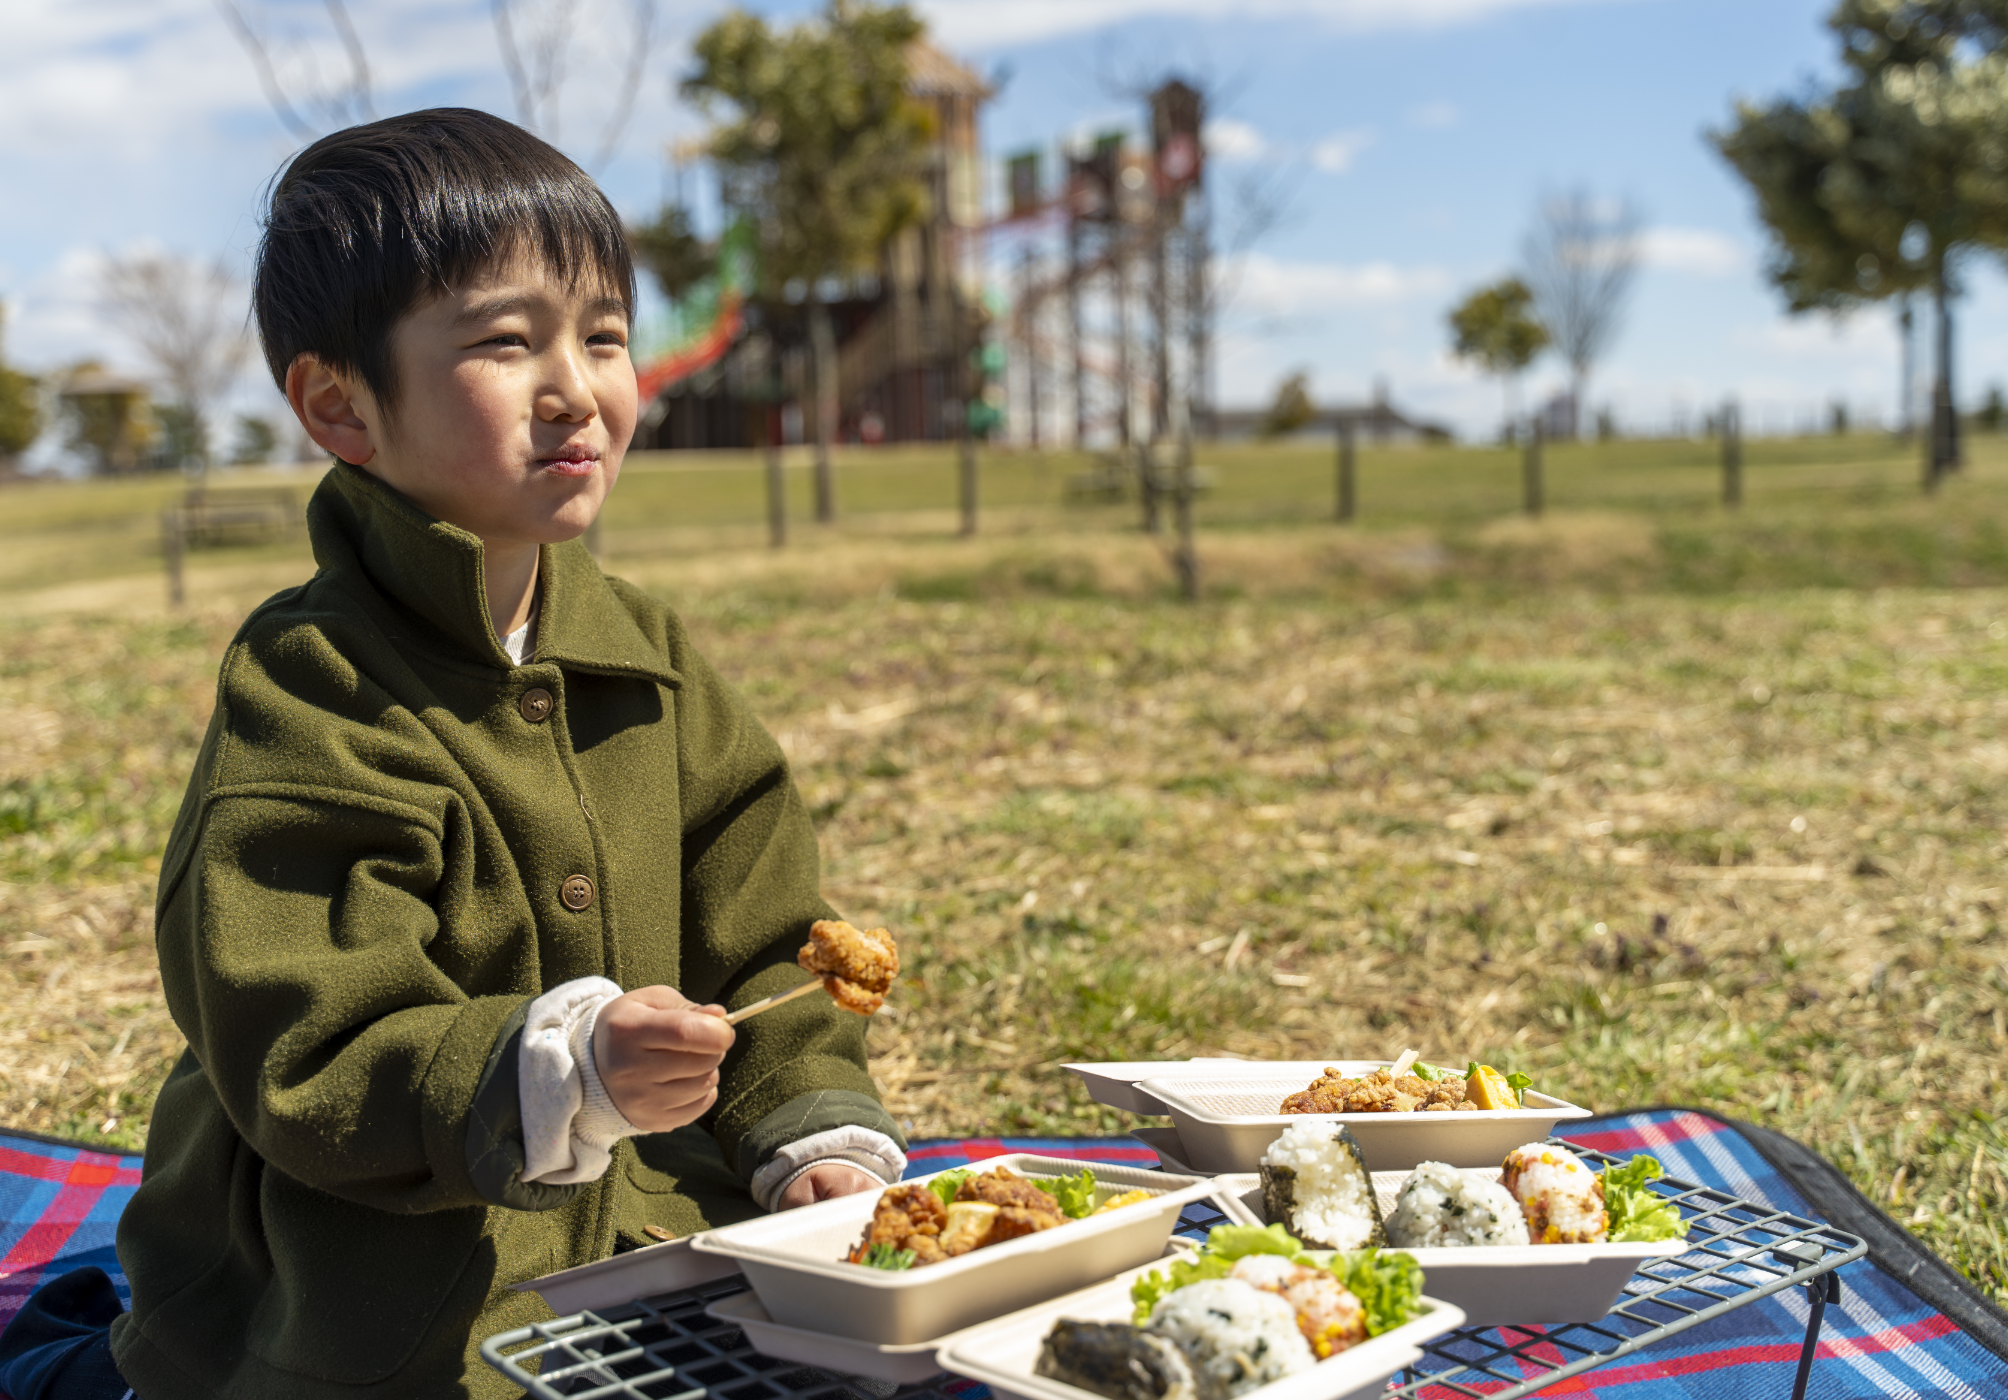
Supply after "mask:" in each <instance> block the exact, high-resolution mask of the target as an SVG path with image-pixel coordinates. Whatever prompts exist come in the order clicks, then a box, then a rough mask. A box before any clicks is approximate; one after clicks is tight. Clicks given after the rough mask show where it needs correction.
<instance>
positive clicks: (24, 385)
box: [0, 302, 42, 476]
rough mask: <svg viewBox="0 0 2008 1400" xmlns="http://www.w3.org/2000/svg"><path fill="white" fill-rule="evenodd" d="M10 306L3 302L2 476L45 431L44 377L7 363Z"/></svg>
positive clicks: (0, 321) (0, 315) (0, 369)
mask: <svg viewBox="0 0 2008 1400" xmlns="http://www.w3.org/2000/svg"><path fill="white" fill-rule="evenodd" d="M6 329H7V307H6V304H5V303H4V302H0V476H7V475H11V474H12V473H13V471H14V464H15V459H16V458H18V457H19V456H20V455H21V454H22V453H23V452H26V451H27V450H28V448H29V446H30V445H31V444H33V442H34V441H35V439H36V438H38V437H40V436H41V434H42V403H41V393H40V390H41V381H40V380H38V379H36V378H35V376H34V375H32V374H23V373H22V372H21V371H20V370H18V369H13V368H10V367H9V366H8V364H7V360H6V356H5V353H4V352H5V350H6V340H5V334H4V333H5V331H6Z"/></svg>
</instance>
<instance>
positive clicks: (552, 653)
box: [307, 462, 683, 686]
mask: <svg viewBox="0 0 2008 1400" xmlns="http://www.w3.org/2000/svg"><path fill="white" fill-rule="evenodd" d="M307 536H308V538H309V540H310V541H311V542H312V544H313V547H314V562H315V563H317V564H318V565H320V566H321V568H323V569H325V570H327V571H329V572H331V573H337V574H339V573H343V572H348V571H354V572H357V573H360V574H362V575H363V577H364V578H365V579H366V580H367V581H368V582H369V583H370V584H371V585H372V586H373V587H374V588H375V589H376V591H377V592H378V593H380V594H381V595H383V596H384V597H385V598H386V599H387V600H389V601H390V602H391V603H393V604H394V605H396V606H397V607H398V608H400V609H402V610H403V611H405V612H407V613H409V614H416V615H417V616H418V617H419V618H421V619H423V620H424V621H425V622H426V623H428V624H429V625H430V627H431V628H432V630H434V631H436V632H437V633H439V634H440V636H441V639H442V640H443V641H445V642H446V643H447V644H448V645H449V646H450V647H451V649H452V650H453V651H454V652H456V653H458V654H459V657H460V659H462V660H467V661H473V662H477V663H479V664H482V665H486V666H492V667H495V668H496V669H498V670H503V671H507V670H510V669H511V668H512V667H513V665H514V663H513V662H511V661H510V660H509V654H508V653H507V652H505V651H504V650H502V643H501V642H500V641H499V640H497V638H496V636H495V629H494V626H493V624H492V623H491V621H490V619H489V616H488V591H487V587H486V585H485V584H484V583H483V581H482V573H481V541H480V539H479V538H478V537H477V536H475V535H472V534H470V533H469V532H467V531H466V530H463V529H461V528H460V527H459V526H457V525H449V524H447V523H446V522H445V521H443V520H436V519H434V518H433V517H432V516H430V515H428V514H427V513H426V512H425V511H423V510H422V509H420V508H419V507H418V506H417V505H416V504H414V503H413V502H412V501H411V499H410V498H409V497H407V496H405V495H403V494H402V493H401V492H399V491H397V490H396V489H394V488H392V487H390V486H388V485H386V484H385V483H384V482H382V481H380V480H378V479H377V478H376V477H374V476H372V475H370V474H369V473H368V472H366V471H364V470H363V469H362V468H361V467H355V466H351V465H349V464H348V463H347V462H337V463H336V464H335V465H334V467H333V468H332V469H331V470H330V471H329V472H328V474H327V475H326V476H324V477H323V478H321V484H320V486H319V487H318V488H317V489H316V490H315V492H314V496H313V499H312V500H311V501H309V502H308V504H307ZM537 587H538V589H539V591H540V594H541V598H540V603H539V608H538V616H537V653H536V656H535V657H534V658H533V660H534V662H538V663H542V662H556V663H557V664H559V665H561V666H566V667H570V668H572V669H574V670H580V671H591V672H598V673H601V674H606V675H620V676H641V677H647V678H648V679H651V680H655V681H659V682H660V683H662V684H664V685H670V686H678V685H681V684H682V683H683V678H682V677H681V676H680V675H678V674H677V672H676V671H675V669H674V668H672V667H671V666H670V664H669V661H668V658H667V657H665V656H664V655H663V652H662V649H661V647H660V645H659V644H656V643H652V642H651V641H650V640H649V638H648V637H647V636H646V635H644V634H643V632H642V630H641V628H640V627H639V626H637V625H636V623H635V619H634V616H633V614H632V613H630V612H629V611H628V609H627V608H626V607H625V606H623V605H622V603H621V600H620V598H619V597H618V596H617V595H616V594H615V593H614V590H613V587H612V585H611V584H609V583H608V582H607V577H606V575H605V574H603V573H601V572H600V568H599V565H598V564H596V563H594V562H593V557H592V555H591V554H589V553H588V552H587V551H586V547H585V546H584V545H583V544H581V543H579V542H578V541H577V540H572V541H570V542H568V543H565V544H558V545H548V544H547V545H545V546H544V548H543V553H542V555H541V557H540V559H539V561H538V566H537Z"/></svg>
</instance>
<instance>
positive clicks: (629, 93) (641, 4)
mask: <svg viewBox="0 0 2008 1400" xmlns="http://www.w3.org/2000/svg"><path fill="white" fill-rule="evenodd" d="M630 10H631V13H632V15H633V20H634V33H633V36H632V37H631V38H630V40H629V42H628V61H627V69H626V71H625V72H623V73H622V74H621V85H620V91H619V93H618V94H617V96H616V97H615V99H614V110H613V115H611V116H610V117H608V118H607V124H606V128H605V129H604V130H603V131H601V133H600V145H599V149H598V151H596V152H595V153H594V155H593V162H592V168H593V169H594V170H595V171H597V170H599V169H601V168H602V167H603V166H605V165H606V163H607V162H608V161H609V160H610V159H612V158H613V153H614V152H615V150H617V149H618V148H619V146H620V143H621V136H622V135H623V134H624V133H625V131H626V130H627V124H628V118H629V117H631V116H633V115H634V99H635V95H636V94H637V93H639V92H640V91H641V78H642V74H643V73H644V72H645V71H646V70H647V67H648V60H649V57H650V54H651V51H652V50H653V49H654V47H655V17H656V0H632V4H631V6H630Z"/></svg>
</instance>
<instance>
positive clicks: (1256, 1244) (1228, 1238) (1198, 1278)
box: [1130, 1225, 1319, 1327]
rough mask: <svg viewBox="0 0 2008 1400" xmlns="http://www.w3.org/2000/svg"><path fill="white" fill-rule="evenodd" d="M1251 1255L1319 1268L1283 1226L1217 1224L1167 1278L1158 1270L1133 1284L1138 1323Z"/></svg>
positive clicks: (1223, 1275) (1173, 1266)
mask: <svg viewBox="0 0 2008 1400" xmlns="http://www.w3.org/2000/svg"><path fill="white" fill-rule="evenodd" d="M1250 1254H1280V1255H1282V1256H1283V1257H1284V1258H1286V1259H1289V1260H1292V1261H1294V1262H1296V1263H1299V1264H1309V1265H1310V1266H1312V1267H1313V1268H1317V1267H1319V1265H1318V1261H1317V1260H1315V1259H1313V1258H1312V1257H1311V1256H1310V1255H1308V1254H1306V1253H1304V1246H1303V1245H1301V1244H1300V1243H1298V1242H1297V1238H1296V1237H1295V1236H1294V1235H1292V1234H1291V1233H1290V1232H1289V1231H1288V1230H1285V1229H1284V1228H1283V1227H1282V1226H1281V1225H1216V1226H1214V1227H1213V1229H1212V1231H1211V1232H1210V1233H1209V1234H1208V1235H1207V1236H1206V1243H1205V1244H1203V1245H1201V1246H1200V1247H1199V1253H1198V1254H1197V1255H1195V1256H1191V1257H1187V1258H1182V1259H1174V1260H1172V1261H1171V1272H1170V1274H1169V1275H1168V1276H1167V1275H1165V1274H1160V1273H1157V1272H1155V1271H1152V1272H1151V1273H1147V1274H1145V1275H1144V1276H1143V1277H1142V1278H1140V1279H1138V1280H1137V1281H1136V1282H1135V1283H1133V1284H1131V1285H1130V1301H1131V1302H1132V1303H1135V1304H1136V1312H1135V1315H1134V1316H1135V1321H1136V1325H1137V1326H1139V1327H1141V1326H1143V1324H1144V1323H1146V1322H1149V1321H1150V1312H1151V1309H1152V1308H1154V1307H1156V1306H1157V1300H1158V1299H1160V1298H1162V1297H1163V1296H1164V1295H1165V1294H1167V1293H1176V1292H1177V1291H1178V1290H1179V1289H1181V1288H1184V1287H1185V1286H1186V1285H1187V1284H1192V1283H1202V1282H1204V1281H1205V1280H1207V1279H1210V1278H1226V1277H1227V1275H1228V1274H1229V1273H1230V1272H1232V1271H1233V1268H1234V1261H1235V1260H1237V1259H1240V1258H1243V1257H1245V1256H1247V1255H1250Z"/></svg>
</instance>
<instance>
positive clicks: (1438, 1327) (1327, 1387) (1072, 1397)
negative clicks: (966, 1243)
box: [940, 1264, 1464, 1400]
mask: <svg viewBox="0 0 2008 1400" xmlns="http://www.w3.org/2000/svg"><path fill="white" fill-rule="evenodd" d="M1159 1267H1162V1265H1155V1264H1146V1265H1144V1266H1142V1267H1140V1268H1133V1269H1128V1270H1125V1271H1124V1272H1123V1273H1121V1274H1118V1275H1117V1276H1116V1277H1115V1278H1112V1279H1109V1280H1108V1281H1106V1282H1104V1283H1098V1284H1096V1285H1094V1286H1093V1287H1091V1288H1084V1289H1082V1290H1081V1291H1080V1292H1078V1293H1070V1294H1068V1295H1067V1296H1066V1297H1064V1298H1055V1299H1053V1300H1052V1301H1050V1302H1045V1303H1040V1304H1037V1305H1036V1306H1033V1307H1029V1308H1026V1309H1024V1310H1022V1311H1020V1312H1015V1313H1013V1314H1011V1316H1009V1317H1005V1318H999V1319H998V1320H997V1321H995V1322H987V1323H984V1324H983V1325H982V1326H980V1327H971V1328H970V1329H969V1330H968V1331H966V1332H964V1333H963V1334H962V1335H961V1336H959V1337H954V1338H951V1339H950V1340H949V1341H948V1343H947V1344H946V1345H944V1346H943V1347H942V1349H941V1355H940V1360H941V1365H942V1368H943V1369H944V1370H949V1371H953V1372H955V1373H956V1374H957V1375H961V1376H968V1377H970V1378H971V1379H972V1380H979V1381H982V1382H983V1383H984V1384H986V1385H988V1386H989V1387H990V1389H991V1390H992V1391H993V1392H994V1393H995V1395H996V1397H997V1400H1013V1397H1016V1400H1100V1397H1099V1396H1096V1395H1093V1394H1092V1393H1091V1392H1089V1391H1085V1390H1081V1389H1079V1388H1077V1387H1075V1386H1071V1385H1068V1384H1067V1383H1066V1382H1065V1381H1056V1380H1052V1379H1050V1378H1049V1377H1046V1376H1041V1375H1036V1374H1034V1372H1033V1370H1032V1367H1033V1365H1034V1364H1035V1363H1036V1362H1037V1361H1038V1359H1039V1344H1040V1343H1041V1342H1042V1341H1044V1340H1045V1337H1046V1333H1047V1332H1048V1331H1050V1330H1051V1329H1052V1326H1053V1324H1054V1323H1055V1322H1057V1321H1059V1320H1060V1319H1061V1318H1063V1317H1067V1318H1078V1319H1080V1320H1081V1321H1084V1322H1127V1321H1129V1319H1130V1315H1131V1303H1130V1296H1129V1290H1130V1285H1131V1284H1132V1283H1133V1282H1135V1281H1136V1280H1137V1279H1138V1278H1139V1277H1141V1276H1142V1275H1144V1274H1147V1273H1149V1272H1150V1271H1151V1269H1153V1268H1159ZM1425 1286H1427V1285H1425ZM1422 1305H1423V1307H1424V1308H1426V1309H1427V1310H1428V1311H1426V1312H1424V1313H1423V1315H1422V1316H1420V1317H1418V1318H1416V1319H1415V1320H1414V1321H1413V1322H1409V1323H1406V1324H1404V1325H1403V1326H1401V1327H1397V1328H1396V1329H1395V1330H1394V1331H1392V1332H1383V1333H1382V1334H1381V1335H1380V1336H1378V1337H1372V1338H1369V1339H1368V1340H1366V1341H1364V1342H1361V1343H1360V1344H1359V1345H1358V1346H1356V1347H1349V1348H1347V1349H1346V1350H1345V1351H1342V1352H1340V1353H1339V1354H1338V1355H1337V1356H1334V1357H1330V1358H1328V1359H1326V1360H1324V1361H1320V1362H1319V1363H1318V1364H1317V1365H1315V1366H1313V1367H1312V1368H1311V1369H1310V1370H1308V1371H1300V1372H1299V1373H1297V1374H1296V1375H1294V1376H1287V1377H1285V1378H1284V1379H1282V1380H1280V1381H1271V1382H1270V1383H1269V1384H1268V1385H1265V1386H1261V1387H1258V1388H1257V1389H1255V1390H1251V1391H1249V1392H1248V1393H1247V1394H1245V1395H1243V1396H1241V1397H1240V1400H1257V1397H1260V1400H1346V1397H1352V1396H1360V1397H1365V1396H1370V1395H1373V1394H1375V1393H1377V1392H1378V1391H1379V1390H1380V1389H1381V1388H1382V1387H1383V1386H1384V1385H1385V1384H1386V1383H1387V1378H1388V1377H1389V1376H1392V1375H1393V1374H1394V1373H1395V1372H1396V1371H1399V1370H1400V1369H1401V1368H1402V1367H1404V1366H1408V1365H1412V1364H1413V1363H1415V1362H1416V1361H1419V1360H1420V1359H1421V1358H1422V1343H1424V1342H1427V1341H1429V1340H1431V1339H1432V1338H1435V1337H1440V1336H1442V1335H1443V1334H1444V1333H1445V1332H1448V1331H1450V1330H1451V1329H1453V1328H1456V1327H1462V1326H1463V1325H1464V1314H1463V1312H1461V1311H1460V1310H1459V1309H1458V1308H1457V1306H1456V1305H1455V1304H1452V1303H1449V1302H1445V1301H1443V1300H1441V1299H1439V1298H1436V1297H1434V1296H1430V1295H1425V1296H1424V1297H1423V1299H1422Z"/></svg>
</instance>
